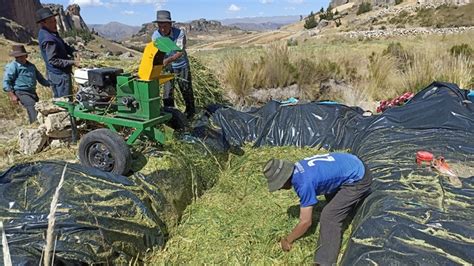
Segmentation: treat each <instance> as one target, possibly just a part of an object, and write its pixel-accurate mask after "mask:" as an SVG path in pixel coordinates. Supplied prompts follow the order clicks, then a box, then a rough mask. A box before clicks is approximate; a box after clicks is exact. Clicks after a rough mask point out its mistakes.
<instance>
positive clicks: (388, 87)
mask: <svg viewBox="0 0 474 266" xmlns="http://www.w3.org/2000/svg"><path fill="white" fill-rule="evenodd" d="M369 61H370V63H369V76H368V77H367V78H368V79H367V87H366V88H367V90H368V92H369V93H370V94H371V95H372V97H374V99H384V98H391V97H394V96H397V95H398V94H400V93H402V92H403V91H404V90H405V89H404V88H403V86H402V82H401V80H400V75H399V70H398V68H397V63H396V61H395V59H393V58H392V57H390V56H384V55H380V54H375V53H374V54H372V55H371V56H370V60H369Z"/></svg>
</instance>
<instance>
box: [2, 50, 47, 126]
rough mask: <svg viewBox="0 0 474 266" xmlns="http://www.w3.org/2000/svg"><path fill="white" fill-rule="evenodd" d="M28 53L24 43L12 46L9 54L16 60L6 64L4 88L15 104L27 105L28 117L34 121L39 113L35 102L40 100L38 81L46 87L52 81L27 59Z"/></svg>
mask: <svg viewBox="0 0 474 266" xmlns="http://www.w3.org/2000/svg"><path fill="white" fill-rule="evenodd" d="M28 54H29V53H28V52H26V49H25V47H24V46H23V45H13V46H12V51H11V52H10V54H9V55H10V56H12V57H14V58H15V60H13V61H12V62H10V63H8V64H7V65H6V66H5V72H4V76H3V90H4V91H5V92H7V93H8V95H9V96H10V100H11V101H12V102H13V103H14V104H18V103H19V102H20V103H21V104H22V105H23V106H24V107H25V109H26V111H27V113H28V119H29V121H30V123H33V122H35V121H36V116H37V115H38V113H37V112H36V110H35V103H36V102H37V101H38V100H39V98H38V95H37V94H36V81H38V82H39V83H40V84H41V85H43V86H46V87H49V86H50V83H49V81H48V80H46V79H45V78H44V77H43V75H42V74H41V73H40V72H39V71H38V69H37V68H36V66H35V65H34V64H32V63H30V62H29V61H28V60H27V58H28Z"/></svg>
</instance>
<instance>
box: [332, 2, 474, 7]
mask: <svg viewBox="0 0 474 266" xmlns="http://www.w3.org/2000/svg"><path fill="white" fill-rule="evenodd" d="M362 2H367V3H370V4H371V5H372V6H378V7H387V6H394V5H396V4H398V3H401V2H403V1H396V0H369V1H367V0H331V1H330V3H329V5H330V6H331V7H333V8H334V7H337V6H341V5H345V4H347V3H354V4H357V5H358V4H361V3H362ZM416 2H417V3H418V4H433V5H454V6H461V5H466V4H469V3H470V2H471V0H417V1H416Z"/></svg>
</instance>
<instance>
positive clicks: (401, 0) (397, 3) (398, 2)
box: [395, 0, 403, 5]
mask: <svg viewBox="0 0 474 266" xmlns="http://www.w3.org/2000/svg"><path fill="white" fill-rule="evenodd" d="M401 3H403V0H395V5H399V4H401Z"/></svg>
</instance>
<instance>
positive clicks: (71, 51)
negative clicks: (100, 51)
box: [64, 42, 76, 57]
mask: <svg viewBox="0 0 474 266" xmlns="http://www.w3.org/2000/svg"><path fill="white" fill-rule="evenodd" d="M64 46H65V47H66V52H67V54H68V55H70V56H71V57H74V53H75V52H76V49H74V47H72V46H70V45H69V44H67V43H66V42H64Z"/></svg>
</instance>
